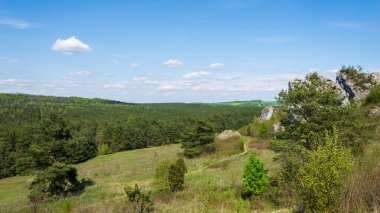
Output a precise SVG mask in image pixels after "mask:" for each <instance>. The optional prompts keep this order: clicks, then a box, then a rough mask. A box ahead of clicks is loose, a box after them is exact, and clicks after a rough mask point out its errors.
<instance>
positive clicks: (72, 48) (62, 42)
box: [51, 36, 92, 55]
mask: <svg viewBox="0 0 380 213" xmlns="http://www.w3.org/2000/svg"><path fill="white" fill-rule="evenodd" d="M51 50H53V51H57V52H63V53H65V54H69V55H70V54H73V53H79V52H89V51H92V48H91V47H90V46H89V45H87V44H85V43H83V42H81V41H80V40H79V39H77V38H75V36H72V37H70V38H68V39H57V41H55V43H54V44H53V46H52V47H51Z"/></svg>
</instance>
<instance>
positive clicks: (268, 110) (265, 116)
mask: <svg viewBox="0 0 380 213" xmlns="http://www.w3.org/2000/svg"><path fill="white" fill-rule="evenodd" d="M273 113H274V108H273V107H272V106H269V107H265V108H264V109H263V110H262V111H261V115H260V118H259V121H260V122H262V121H268V120H270V118H271V117H272V115H273Z"/></svg>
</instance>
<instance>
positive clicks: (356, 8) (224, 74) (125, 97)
mask: <svg viewBox="0 0 380 213" xmlns="http://www.w3.org/2000/svg"><path fill="white" fill-rule="evenodd" d="M379 11H380V1H378V0H361V1H359V0H346V1H340V0H318V1H312V0H181V1H179V0H125V1H116V0H113V1H95V0H81V1H78V0H65V1H63V0H40V1H21V0H6V1H5V0H0V92H3V93H28V94H42V95H58V96H81V97H100V98H107V99H114V100H121V101H127V102H219V101H231V100H252V99H262V100H273V99H274V98H275V96H276V94H277V93H278V92H279V91H280V90H281V89H285V88H286V85H287V82H288V80H290V79H292V78H296V77H302V76H304V75H305V74H306V73H308V72H310V71H318V72H320V73H322V74H323V75H325V76H328V77H330V78H333V77H334V72H335V71H336V69H338V68H339V67H341V66H343V65H355V66H356V65H360V66H362V67H364V70H366V71H377V70H380V13H379Z"/></svg>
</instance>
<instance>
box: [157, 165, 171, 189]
mask: <svg viewBox="0 0 380 213" xmlns="http://www.w3.org/2000/svg"><path fill="white" fill-rule="evenodd" d="M171 164H172V163H171V162H170V161H169V160H163V161H161V162H160V163H159V164H158V165H157V166H156V170H155V173H154V180H155V187H156V188H157V189H158V190H159V191H167V190H169V168H170V166H171Z"/></svg>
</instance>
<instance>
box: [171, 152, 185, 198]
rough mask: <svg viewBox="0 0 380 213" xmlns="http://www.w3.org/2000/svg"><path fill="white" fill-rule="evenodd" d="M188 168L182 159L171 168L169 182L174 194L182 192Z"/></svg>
mask: <svg viewBox="0 0 380 213" xmlns="http://www.w3.org/2000/svg"><path fill="white" fill-rule="evenodd" d="M186 172H187V168H186V165H185V162H184V160H183V159H182V158H179V159H178V160H177V161H176V162H175V163H173V164H171V165H170V167H169V176H168V182H169V187H170V190H171V191H172V192H176V191H182V190H183V189H184V183H185V173H186Z"/></svg>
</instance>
